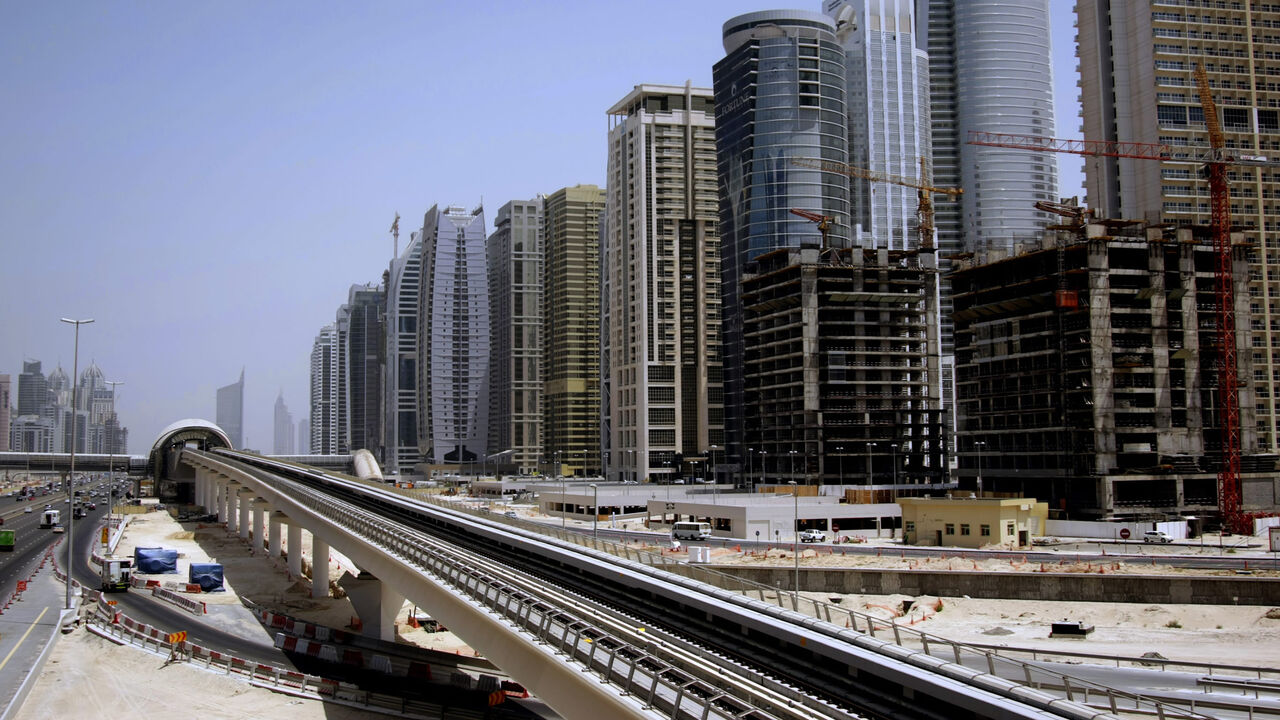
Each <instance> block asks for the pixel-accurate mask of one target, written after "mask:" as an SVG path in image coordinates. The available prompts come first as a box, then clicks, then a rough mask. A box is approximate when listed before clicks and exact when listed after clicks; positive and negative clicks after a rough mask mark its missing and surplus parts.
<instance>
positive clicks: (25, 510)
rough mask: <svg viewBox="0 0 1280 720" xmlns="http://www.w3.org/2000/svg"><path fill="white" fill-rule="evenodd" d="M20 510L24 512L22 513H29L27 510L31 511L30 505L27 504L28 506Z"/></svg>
mask: <svg viewBox="0 0 1280 720" xmlns="http://www.w3.org/2000/svg"><path fill="white" fill-rule="evenodd" d="M22 512H24V513H29V512H31V506H30V505H28V506H26V507H24V508H22Z"/></svg>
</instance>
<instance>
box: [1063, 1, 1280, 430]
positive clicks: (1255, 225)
mask: <svg viewBox="0 0 1280 720" xmlns="http://www.w3.org/2000/svg"><path fill="white" fill-rule="evenodd" d="M1076 12H1077V25H1078V28H1079V30H1078V40H1079V46H1078V53H1079V57H1080V76H1081V78H1080V96H1081V101H1082V111H1083V116H1084V117H1083V128H1084V137H1085V138H1087V139H1090V140H1115V141H1121V142H1146V143H1161V144H1165V145H1169V146H1171V148H1172V152H1171V153H1170V156H1169V158H1168V159H1167V160H1162V161H1152V160H1137V159H1130V158H1110V157H1097V158H1089V159H1088V160H1087V161H1086V162H1085V188H1086V194H1087V199H1088V203H1089V205H1090V206H1091V207H1093V208H1095V209H1096V210H1097V212H1098V213H1099V214H1100V216H1101V217H1107V218H1136V219H1144V220H1148V221H1151V222H1165V223H1171V224H1174V225H1202V224H1206V223H1208V222H1209V220H1210V207H1209V204H1210V198H1209V190H1208V182H1207V180H1206V179H1205V177H1204V175H1203V174H1202V173H1201V158H1202V156H1203V155H1204V154H1205V152H1206V150H1207V148H1208V145H1209V139H1208V132H1207V129H1206V125H1205V118H1204V112H1203V109H1202V107H1201V105H1200V99H1199V95H1198V92H1197V85H1196V80H1195V75H1194V73H1195V67H1196V64H1197V63H1201V64H1203V65H1204V69H1205V73H1206V75H1207V76H1208V80H1209V86H1210V87H1211V88H1212V92H1213V97H1214V102H1215V103H1216V104H1217V106H1218V110H1219V118H1218V121H1219V124H1220V125H1221V128H1222V130H1223V133H1224V135H1225V144H1226V147H1227V149H1228V150H1227V151H1228V152H1229V153H1231V154H1233V155H1235V156H1236V157H1237V158H1241V159H1245V158H1254V160H1253V161H1252V162H1255V163H1263V162H1267V161H1268V160H1267V159H1268V158H1269V159H1270V160H1274V159H1275V158H1276V156H1277V154H1278V151H1280V143H1277V141H1276V139H1275V138H1276V137H1277V133H1280V109H1277V107H1278V106H1280V83H1277V82H1276V79H1275V78H1276V73H1277V72H1280V70H1278V69H1277V68H1278V66H1277V64H1276V62H1275V61H1274V60H1273V58H1275V57H1277V56H1280V34H1276V33H1274V32H1273V31H1274V28H1276V27H1280V7H1277V5H1275V4H1274V3H1247V2H1227V3H1196V4H1194V5H1193V4H1191V3H1165V2H1154V1H1152V0H1135V1H1134V2H1127V3H1117V2H1100V1H1099V0H1078V2H1077V3H1076ZM1227 179H1228V183H1229V187H1230V190H1231V222H1232V224H1233V225H1236V226H1240V227H1243V228H1244V231H1245V239H1246V241H1247V242H1248V244H1249V245H1250V246H1251V248H1252V251H1251V253H1250V256H1251V258H1250V269H1249V276H1250V277H1249V293H1248V295H1249V296H1248V310H1249V312H1248V313H1247V314H1246V313H1243V312H1240V313H1237V315H1236V328H1237V331H1238V332H1247V333H1249V334H1250V335H1251V336H1252V338H1251V343H1250V345H1251V347H1252V365H1253V377H1254V379H1255V380H1256V381H1257V382H1258V385H1257V397H1256V400H1255V403H1256V405H1255V409H1256V413H1257V419H1256V422H1257V425H1256V427H1257V431H1258V443H1259V446H1260V448H1261V449H1262V450H1263V451H1264V452H1275V451H1276V450H1277V449H1278V447H1280V443H1278V442H1277V433H1278V432H1280V407H1277V405H1278V403H1280V400H1278V395H1280V384H1278V383H1277V378H1280V239H1277V237H1276V236H1275V233H1276V230H1277V221H1276V218H1277V217H1278V216H1280V199H1278V198H1280V174H1277V173H1276V172H1275V171H1274V169H1272V168H1267V167H1250V166H1248V165H1235V166H1232V167H1231V168H1230V169H1229V171H1228V177H1227ZM1241 300H1242V298H1237V303H1236V306H1237V307H1241V308H1243V307H1244V305H1243V303H1242V302H1241ZM1241 416H1242V417H1243V413H1242V414H1241ZM1243 429H1244V428H1242V430H1243Z"/></svg>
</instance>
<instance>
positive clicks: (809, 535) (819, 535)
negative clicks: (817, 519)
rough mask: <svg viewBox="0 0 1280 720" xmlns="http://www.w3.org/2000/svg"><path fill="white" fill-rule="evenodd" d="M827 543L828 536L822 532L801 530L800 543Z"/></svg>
mask: <svg viewBox="0 0 1280 720" xmlns="http://www.w3.org/2000/svg"><path fill="white" fill-rule="evenodd" d="M826 541H827V536H826V534H825V533H823V532H822V531H821V530H801V531H800V542H803V543H814V542H826Z"/></svg>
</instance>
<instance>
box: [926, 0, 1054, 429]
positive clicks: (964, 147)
mask: <svg viewBox="0 0 1280 720" xmlns="http://www.w3.org/2000/svg"><path fill="white" fill-rule="evenodd" d="M926 7H927V10H926V9H925V8H926ZM917 14H918V17H917V24H918V25H919V24H922V23H927V30H926V31H924V34H925V35H927V38H928V42H927V45H928V51H929V97H930V104H929V109H930V116H931V126H932V137H931V141H932V147H933V179H932V182H933V185H935V186H937V187H958V188H961V189H962V190H963V191H964V194H963V195H962V196H959V197H954V198H953V197H949V196H947V195H941V194H938V195H934V197H933V202H934V223H935V225H936V227H937V233H936V237H937V247H938V267H939V269H940V271H941V273H942V284H941V294H942V298H941V303H940V308H941V313H942V319H941V342H942V361H941V364H942V401H943V404H944V406H945V407H946V410H947V412H946V413H945V416H944V417H945V422H946V425H947V427H948V434H950V430H951V429H953V428H954V427H955V420H956V416H955V373H954V369H955V351H954V343H953V342H952V332H953V331H952V323H951V284H950V283H951V281H950V279H949V275H948V273H949V272H950V270H951V257H952V256H954V255H957V254H959V253H962V252H979V253H980V252H984V251H987V250H994V251H996V253H999V254H1001V255H1007V254H1009V253H1010V252H1011V251H1012V250H1013V248H1014V245H1015V244H1016V243H1020V242H1027V241H1035V240H1037V239H1038V238H1039V237H1040V236H1041V234H1042V233H1043V230H1044V228H1045V227H1046V226H1048V225H1050V224H1052V223H1054V222H1056V219H1055V218H1053V217H1052V216H1050V215H1048V214H1047V213H1044V212H1042V211H1040V210H1037V209H1036V208H1035V203H1036V201H1038V200H1050V201H1053V200H1057V199H1058V172H1057V167H1058V166H1057V158H1056V156H1055V155H1053V154H1052V153H1043V152H1027V151H1024V150H1007V149H1003V148H995V147H986V146H978V145H969V144H968V133H969V132H970V131H974V130H980V131H987V132H997V133H1012V134H1023V135H1038V136H1052V135H1054V134H1055V132H1056V131H1055V129H1054V128H1055V125H1054V114H1053V75H1052V67H1051V65H1050V52H1049V50H1050V44H1049V5H1048V1H1047V0H919V5H918V6H917Z"/></svg>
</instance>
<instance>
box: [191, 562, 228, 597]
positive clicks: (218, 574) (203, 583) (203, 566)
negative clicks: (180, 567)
mask: <svg viewBox="0 0 1280 720" xmlns="http://www.w3.org/2000/svg"><path fill="white" fill-rule="evenodd" d="M187 582H191V583H199V584H200V590H201V591H203V592H216V591H218V590H222V589H223V587H222V565H221V564H220V563H191V577H190V579H189V580H187Z"/></svg>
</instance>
